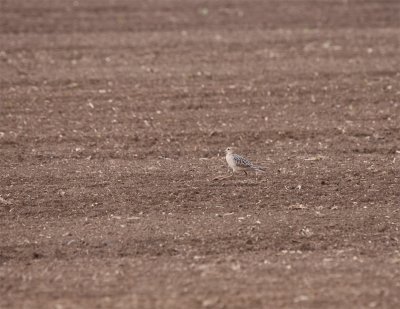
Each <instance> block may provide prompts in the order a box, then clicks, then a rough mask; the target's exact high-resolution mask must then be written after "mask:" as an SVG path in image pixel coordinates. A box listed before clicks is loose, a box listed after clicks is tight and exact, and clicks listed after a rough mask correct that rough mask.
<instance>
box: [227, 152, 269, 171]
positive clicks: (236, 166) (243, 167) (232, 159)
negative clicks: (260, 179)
mask: <svg viewBox="0 0 400 309" xmlns="http://www.w3.org/2000/svg"><path fill="white" fill-rule="evenodd" d="M225 152H226V157H225V158H226V162H227V163H228V165H229V167H230V168H231V169H232V171H233V172H237V171H243V172H244V173H245V174H247V171H255V172H264V171H265V170H264V169H263V168H262V167H261V166H257V165H254V164H253V163H251V162H250V161H249V160H247V159H246V158H244V157H242V156H240V155H238V154H235V153H233V150H232V148H231V147H228V148H226V149H225Z"/></svg>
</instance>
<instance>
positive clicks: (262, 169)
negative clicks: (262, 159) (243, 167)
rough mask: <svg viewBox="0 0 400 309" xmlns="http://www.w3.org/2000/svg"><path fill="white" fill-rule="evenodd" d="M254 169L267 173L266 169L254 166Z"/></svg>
mask: <svg viewBox="0 0 400 309" xmlns="http://www.w3.org/2000/svg"><path fill="white" fill-rule="evenodd" d="M253 169H254V170H255V171H257V172H266V169H265V167H262V166H257V165H253Z"/></svg>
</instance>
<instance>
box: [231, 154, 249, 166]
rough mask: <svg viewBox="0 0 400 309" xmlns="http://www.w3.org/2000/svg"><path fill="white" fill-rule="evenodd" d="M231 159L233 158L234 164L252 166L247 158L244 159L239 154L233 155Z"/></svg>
mask: <svg viewBox="0 0 400 309" xmlns="http://www.w3.org/2000/svg"><path fill="white" fill-rule="evenodd" d="M233 160H235V164H236V165H237V166H239V167H245V168H246V167H252V166H253V164H252V163H251V162H250V161H249V160H247V159H245V158H243V157H241V156H239V155H237V154H234V155H233Z"/></svg>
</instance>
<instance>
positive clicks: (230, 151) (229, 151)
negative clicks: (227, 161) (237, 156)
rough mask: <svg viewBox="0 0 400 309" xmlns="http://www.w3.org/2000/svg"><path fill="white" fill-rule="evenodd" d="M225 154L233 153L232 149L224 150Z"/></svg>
mask: <svg viewBox="0 0 400 309" xmlns="http://www.w3.org/2000/svg"><path fill="white" fill-rule="evenodd" d="M225 153H226V154H228V153H233V148H232V147H228V148H226V149H225Z"/></svg>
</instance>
